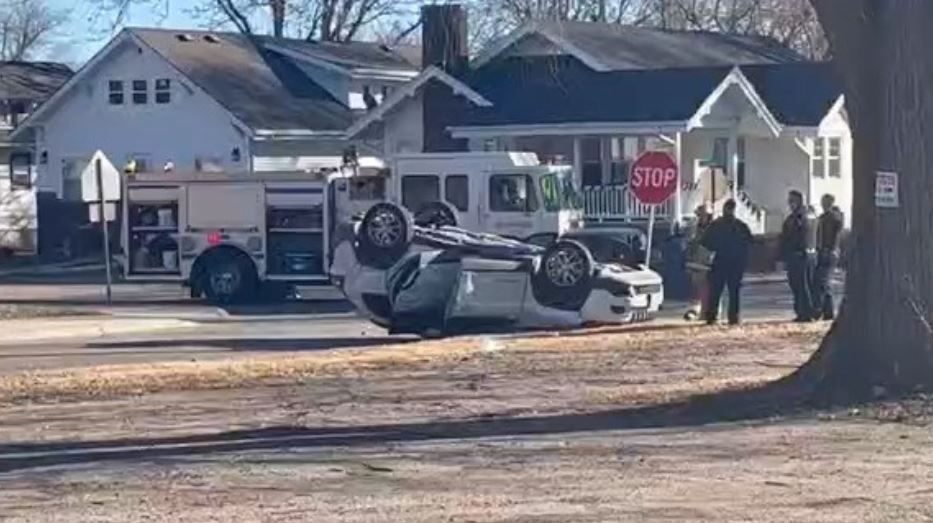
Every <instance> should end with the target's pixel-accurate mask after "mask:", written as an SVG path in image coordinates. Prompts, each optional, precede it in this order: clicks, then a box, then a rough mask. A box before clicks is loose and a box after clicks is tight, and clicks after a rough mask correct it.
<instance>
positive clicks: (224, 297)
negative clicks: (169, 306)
mask: <svg viewBox="0 0 933 523" xmlns="http://www.w3.org/2000/svg"><path fill="white" fill-rule="evenodd" d="M257 280H258V278H257V276H256V269H255V267H254V266H253V264H252V261H250V260H249V259H246V257H245V256H242V255H241V256H237V255H231V254H222V255H219V256H216V257H215V258H214V259H213V260H211V261H210V263H209V264H208V266H207V267H206V271H205V274H204V282H203V283H202V284H201V286H200V287H201V288H202V289H203V290H204V293H205V294H206V295H207V298H208V299H209V300H210V301H211V302H213V303H217V304H221V305H227V304H231V303H239V302H243V301H247V300H249V299H250V298H252V297H253V295H254V293H255V290H256V287H257V283H258V282H257Z"/></svg>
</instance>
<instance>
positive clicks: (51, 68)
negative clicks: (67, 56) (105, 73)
mask: <svg viewBox="0 0 933 523" xmlns="http://www.w3.org/2000/svg"><path fill="white" fill-rule="evenodd" d="M73 74H74V73H73V72H72V70H71V69H70V68H69V67H68V66H67V65H63V64H58V63H54V62H0V99H4V100H12V99H16V100H33V101H44V100H46V99H48V98H49V97H50V96H52V94H53V93H54V92H55V91H57V90H58V88H59V87H61V86H62V85H64V83H65V82H67V81H68V79H69V78H71V76H72V75H73Z"/></svg>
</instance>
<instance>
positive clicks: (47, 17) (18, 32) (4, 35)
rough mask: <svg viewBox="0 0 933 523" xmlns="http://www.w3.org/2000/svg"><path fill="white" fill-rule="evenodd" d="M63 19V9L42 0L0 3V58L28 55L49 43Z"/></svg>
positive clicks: (16, 57)
mask: <svg viewBox="0 0 933 523" xmlns="http://www.w3.org/2000/svg"><path fill="white" fill-rule="evenodd" d="M64 20H65V17H64V14H63V13H60V12H58V11H55V10H53V9H51V8H49V7H48V6H47V5H46V4H45V3H44V2H43V0H6V1H4V2H2V3H0V59H2V60H25V59H28V58H29V57H30V56H31V55H32V54H35V52H36V51H38V50H40V49H42V48H43V47H44V46H45V45H46V44H47V43H48V39H49V37H50V36H51V35H52V33H53V32H54V31H55V29H57V28H58V27H59V26H61V24H62V23H63V22H64Z"/></svg>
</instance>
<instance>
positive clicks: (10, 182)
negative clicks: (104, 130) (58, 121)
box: [0, 62, 72, 252]
mask: <svg viewBox="0 0 933 523" xmlns="http://www.w3.org/2000/svg"><path fill="white" fill-rule="evenodd" d="M71 75H72V71H71V69H69V68H68V67H67V66H65V65H62V64H57V63H52V62H0V251H3V252H11V251H21V252H34V251H35V249H36V246H37V243H38V240H37V226H38V218H37V214H36V213H37V202H36V190H35V180H36V178H35V169H34V168H33V164H32V155H31V153H30V151H29V149H28V148H26V149H22V148H20V147H18V146H17V145H16V144H14V143H12V142H11V140H10V134H11V133H12V132H13V131H14V130H15V129H17V128H18V127H19V125H20V123H21V122H22V121H23V120H25V119H26V118H27V117H28V115H29V114H31V113H32V112H33V111H34V110H35V108H36V107H38V106H39V105H41V104H42V103H43V102H45V101H46V100H47V99H48V98H50V97H51V96H52V94H53V93H54V92H55V91H56V90H58V88H59V87H61V86H62V85H63V84H64V83H65V82H66V81H67V80H68V79H69V78H70V77H71Z"/></svg>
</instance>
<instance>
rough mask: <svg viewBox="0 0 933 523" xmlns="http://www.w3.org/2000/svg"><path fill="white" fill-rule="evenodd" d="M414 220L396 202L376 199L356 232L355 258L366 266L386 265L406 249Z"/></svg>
mask: <svg viewBox="0 0 933 523" xmlns="http://www.w3.org/2000/svg"><path fill="white" fill-rule="evenodd" d="M412 233H413V223H412V218H411V215H410V214H409V213H408V212H407V211H406V210H405V209H402V208H401V207H399V206H398V205H395V204H392V203H387V202H383V203H377V204H376V205H373V206H372V207H370V209H369V210H368V211H366V215H365V216H363V221H362V223H360V228H359V231H358V232H357V235H356V256H357V259H358V260H359V261H360V262H361V263H363V264H364V265H367V266H369V267H373V268H376V269H388V268H389V267H391V266H393V265H395V263H396V262H397V261H398V260H399V259H400V258H401V257H402V256H403V255H404V254H405V253H406V252H407V251H408V247H409V246H410V245H411V238H412Z"/></svg>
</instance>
